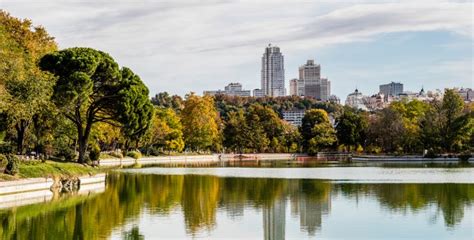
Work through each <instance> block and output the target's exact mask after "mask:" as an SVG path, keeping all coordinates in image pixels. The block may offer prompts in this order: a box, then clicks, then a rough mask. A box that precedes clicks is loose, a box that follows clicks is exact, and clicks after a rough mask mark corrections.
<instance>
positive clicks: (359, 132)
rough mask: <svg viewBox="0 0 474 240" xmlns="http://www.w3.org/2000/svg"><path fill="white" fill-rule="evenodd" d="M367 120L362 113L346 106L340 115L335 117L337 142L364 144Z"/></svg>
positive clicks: (351, 144) (354, 144) (348, 144)
mask: <svg viewBox="0 0 474 240" xmlns="http://www.w3.org/2000/svg"><path fill="white" fill-rule="evenodd" d="M367 128H368V122H367V119H366V118H365V116H364V115H363V113H359V112H357V111H356V110H354V109H353V108H349V107H346V108H344V112H343V113H342V115H341V116H339V117H338V118H337V119H336V134H337V139H338V141H339V144H344V145H347V146H349V148H350V147H351V146H355V147H357V146H358V145H364V144H365V139H366V135H367Z"/></svg>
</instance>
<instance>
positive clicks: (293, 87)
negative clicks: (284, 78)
mask: <svg viewBox="0 0 474 240" xmlns="http://www.w3.org/2000/svg"><path fill="white" fill-rule="evenodd" d="M290 96H298V79H296V78H293V79H291V80H290Z"/></svg>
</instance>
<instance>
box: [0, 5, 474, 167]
mask: <svg viewBox="0 0 474 240" xmlns="http://www.w3.org/2000/svg"><path fill="white" fill-rule="evenodd" d="M0 23H1V24H0V40H1V41H0V50H1V51H0V60H1V61H0V153H16V154H25V153H31V152H34V153H36V154H41V155H45V156H47V157H58V158H63V159H67V160H77V161H78V162H80V163H83V162H86V161H87V160H96V159H98V157H99V156H100V152H104V151H109V152H111V153H110V154H114V153H116V151H115V150H117V149H122V150H123V151H128V150H140V152H141V153H143V154H146V155H159V154H173V153H182V152H183V151H188V152H208V153H209V152H233V153H260V152H265V153H283V152H284V153H296V152H305V153H309V154H316V153H317V152H320V151H346V152H367V153H377V154H378V153H395V154H406V153H418V154H420V153H423V152H425V150H429V153H430V154H439V153H461V152H470V151H472V148H473V146H474V134H473V131H474V130H473V129H474V120H473V119H474V116H473V111H472V110H473V107H474V106H473V104H472V103H471V104H467V103H464V102H463V100H462V99H461V98H460V96H458V95H457V93H456V92H455V91H453V90H449V89H448V90H446V92H445V96H444V98H443V100H441V101H439V100H433V101H432V102H421V101H417V100H413V101H399V102H393V103H392V104H391V105H390V106H389V107H388V108H385V109H383V110H380V111H376V112H366V111H361V110H356V109H352V108H349V107H343V106H341V105H340V104H337V103H330V102H321V101H317V100H315V99H312V98H300V97H295V96H293V97H278V98H271V97H263V98H254V97H235V96H226V95H217V96H198V95H196V94H194V93H190V94H187V95H186V96H185V97H184V98H182V97H180V96H177V95H173V96H171V95H169V94H168V93H166V92H161V93H159V94H157V95H156V96H155V97H153V98H152V99H150V98H149V90H148V88H147V87H146V86H145V84H144V83H143V82H142V81H141V79H140V77H139V76H138V75H137V74H135V73H134V72H133V71H132V70H131V69H129V68H127V67H120V66H119V65H118V63H117V62H116V61H115V60H114V59H113V58H112V57H111V56H110V55H109V54H107V53H105V52H102V51H99V50H95V49H91V48H79V47H76V48H68V49H63V50H58V47H57V44H56V43H55V41H54V38H53V37H51V36H50V35H49V34H48V33H47V32H46V30H45V29H44V28H42V27H35V26H33V25H32V23H31V21H29V20H23V19H18V18H15V17H12V16H10V15H9V14H8V13H6V12H3V11H1V12H0ZM291 109H301V110H304V111H305V116H304V118H303V119H302V126H299V127H297V126H293V125H291V124H289V123H287V122H285V121H284V120H283V119H282V115H283V111H285V110H291Z"/></svg>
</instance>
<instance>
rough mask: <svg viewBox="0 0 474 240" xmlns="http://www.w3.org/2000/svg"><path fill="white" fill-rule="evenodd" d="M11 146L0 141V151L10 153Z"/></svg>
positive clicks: (11, 150)
mask: <svg viewBox="0 0 474 240" xmlns="http://www.w3.org/2000/svg"><path fill="white" fill-rule="evenodd" d="M12 152H13V147H12V145H10V144H9V143H0V153H12Z"/></svg>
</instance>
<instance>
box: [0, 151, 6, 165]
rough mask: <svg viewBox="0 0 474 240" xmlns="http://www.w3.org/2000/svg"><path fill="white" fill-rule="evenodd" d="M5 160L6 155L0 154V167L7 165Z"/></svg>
mask: <svg viewBox="0 0 474 240" xmlns="http://www.w3.org/2000/svg"><path fill="white" fill-rule="evenodd" d="M7 162H8V159H7V157H6V156H5V155H3V154H0V168H4V167H5V166H6V165H7Z"/></svg>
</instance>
